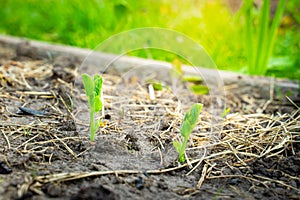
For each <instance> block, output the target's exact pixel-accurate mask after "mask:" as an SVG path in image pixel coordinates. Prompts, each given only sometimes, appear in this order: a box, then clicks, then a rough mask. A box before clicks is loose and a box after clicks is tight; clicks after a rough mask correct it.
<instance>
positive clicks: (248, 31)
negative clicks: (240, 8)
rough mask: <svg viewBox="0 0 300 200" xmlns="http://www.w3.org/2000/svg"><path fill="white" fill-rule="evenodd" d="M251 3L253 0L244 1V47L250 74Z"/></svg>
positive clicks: (251, 48) (251, 46)
mask: <svg viewBox="0 0 300 200" xmlns="http://www.w3.org/2000/svg"><path fill="white" fill-rule="evenodd" d="M252 5H253V0H250V1H245V5H244V9H245V21H246V39H245V41H246V49H247V54H248V73H249V74H252V72H253V68H254V60H255V58H254V54H253V51H254V46H253V30H252V26H253V25H252Z"/></svg>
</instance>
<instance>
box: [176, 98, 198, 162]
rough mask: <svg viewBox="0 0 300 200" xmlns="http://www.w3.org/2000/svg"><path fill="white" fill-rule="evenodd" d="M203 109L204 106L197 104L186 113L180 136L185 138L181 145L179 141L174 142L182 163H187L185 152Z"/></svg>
mask: <svg viewBox="0 0 300 200" xmlns="http://www.w3.org/2000/svg"><path fill="white" fill-rule="evenodd" d="M202 107H203V104H200V103H196V104H194V105H192V108H191V110H190V111H189V112H187V113H185V115H184V119H183V124H182V126H181V128H180V134H181V136H182V137H183V142H182V143H181V142H179V141H178V140H174V141H173V146H174V147H175V149H176V151H177V152H178V154H179V157H178V158H179V162H180V163H184V162H185V157H184V152H185V149H186V145H187V142H188V139H189V137H190V135H191V133H192V131H193V129H194V128H195V126H196V124H197V122H198V117H199V115H200V112H201V110H202Z"/></svg>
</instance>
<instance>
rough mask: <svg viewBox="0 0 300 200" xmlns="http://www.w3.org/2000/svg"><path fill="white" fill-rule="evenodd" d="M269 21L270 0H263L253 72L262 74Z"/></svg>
mask: <svg viewBox="0 0 300 200" xmlns="http://www.w3.org/2000/svg"><path fill="white" fill-rule="evenodd" d="M269 21H270V0H264V1H263V5H262V8H261V16H260V19H259V27H258V28H259V34H258V40H257V42H258V45H257V49H256V61H255V68H256V69H255V71H254V73H255V74H258V75H260V74H262V73H263V72H264V71H265V70H266V69H265V68H266V66H263V63H264V60H265V59H267V58H266V55H265V52H266V50H267V48H268V43H269V38H268V35H269V34H268V33H269Z"/></svg>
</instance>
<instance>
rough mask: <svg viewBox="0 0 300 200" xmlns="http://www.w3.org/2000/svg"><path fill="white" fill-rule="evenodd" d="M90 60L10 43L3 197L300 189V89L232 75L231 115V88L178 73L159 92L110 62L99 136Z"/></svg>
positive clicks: (3, 83) (0, 173)
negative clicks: (178, 143) (184, 130)
mask: <svg viewBox="0 0 300 200" xmlns="http://www.w3.org/2000/svg"><path fill="white" fill-rule="evenodd" d="M80 65H81V62H80V60H78V59H76V58H74V57H65V56H64V57H62V56H57V57H47V54H46V53H45V55H44V56H37V54H36V53H35V51H34V50H33V49H32V48H30V45H28V44H23V45H21V46H19V47H18V48H10V47H7V46H5V45H4V44H2V45H1V46H0V87H1V88H0V112H1V115H0V120H1V124H0V135H1V136H0V152H1V154H0V156H1V157H0V185H1V186H0V199H23V200H24V199H73V200H75V199H164V198H169V199H300V189H299V188H300V143H299V140H300V122H299V121H300V120H299V118H300V110H299V99H300V98H299V94H298V93H297V91H292V90H291V91H283V90H281V89H280V88H279V89H278V88H276V87H275V88H273V87H271V88H273V89H271V90H270V91H269V93H268V94H270V95H266V94H265V92H261V91H262V89H261V88H260V86H259V85H257V86H255V87H253V86H252V87H250V88H249V87H246V86H245V87H244V86H243V85H242V84H240V83H239V82H238V83H231V84H230V85H229V84H225V90H226V105H227V107H229V108H231V111H230V113H228V114H227V116H225V117H221V116H220V115H218V116H216V115H212V113H213V112H212V110H211V106H212V104H213V103H212V102H214V100H216V99H221V100H224V96H220V97H218V96H214V97H212V96H211V95H201V96H200V95H195V94H193V93H191V92H190V91H189V90H188V89H187V85H186V84H185V83H179V84H178V85H177V87H176V90H177V91H176V92H175V91H174V90H172V89H170V88H168V87H166V88H164V89H163V90H162V91H156V92H155V99H150V97H149V93H148V84H147V83H145V81H144V79H141V78H140V77H139V76H138V74H136V75H131V76H126V75H124V74H122V75H120V74H117V73H105V74H103V77H104V102H105V104H104V106H105V115H104V116H102V117H103V124H102V125H101V128H100V130H99V131H98V133H97V136H96V141H95V142H90V141H89V132H88V131H89V130H88V116H89V115H88V108H87V106H86V105H87V102H86V98H85V96H84V95H83V94H84V92H83V90H82V85H81V84H80V82H79V81H78V80H77V79H78V74H80V73H81V72H82V71H84V72H87V71H88V68H82V69H81V71H79V72H80V73H78V71H76V69H77V68H78V67H79V66H80ZM75 80H77V81H75ZM74 81H75V82H74ZM240 81H241V83H242V80H240ZM74 83H75V84H74ZM165 84H166V85H170V82H168V80H165ZM291 92H292V95H290V96H289V98H288V97H286V95H287V94H291ZM176 94H177V95H176ZM178 94H180V95H178ZM266 96H269V97H268V98H266ZM270 96H271V97H270ZM70 97H71V98H72V101H70ZM195 102H201V103H203V104H204V109H203V111H202V112H201V116H200V120H199V123H198V125H197V127H196V128H195V130H194V132H193V134H192V136H191V138H190V141H189V144H188V149H187V151H186V154H187V157H188V162H187V163H186V164H179V163H178V161H177V153H176V151H175V149H174V147H173V145H172V140H173V139H175V138H179V136H180V133H179V129H180V125H181V123H182V119H183V116H184V112H185V111H187V110H188V109H189V108H190V106H191V105H192V104H193V103H195ZM72 104H73V105H72ZM214 109H217V108H216V107H214ZM220 109H222V108H220Z"/></svg>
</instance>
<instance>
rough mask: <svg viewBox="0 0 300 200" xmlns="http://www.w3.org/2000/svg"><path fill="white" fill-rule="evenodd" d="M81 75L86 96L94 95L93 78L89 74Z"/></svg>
mask: <svg viewBox="0 0 300 200" xmlns="http://www.w3.org/2000/svg"><path fill="white" fill-rule="evenodd" d="M81 77H82V81H83V86H84V90H85V94H86V96H87V97H90V96H93V91H94V82H93V80H92V78H91V77H90V76H89V75H88V74H82V76H81Z"/></svg>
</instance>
